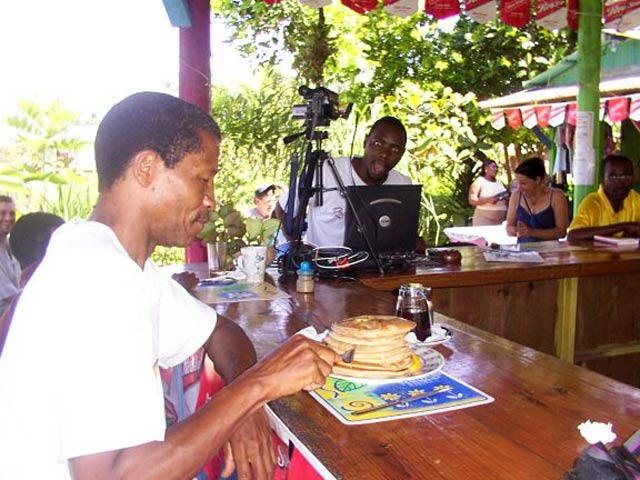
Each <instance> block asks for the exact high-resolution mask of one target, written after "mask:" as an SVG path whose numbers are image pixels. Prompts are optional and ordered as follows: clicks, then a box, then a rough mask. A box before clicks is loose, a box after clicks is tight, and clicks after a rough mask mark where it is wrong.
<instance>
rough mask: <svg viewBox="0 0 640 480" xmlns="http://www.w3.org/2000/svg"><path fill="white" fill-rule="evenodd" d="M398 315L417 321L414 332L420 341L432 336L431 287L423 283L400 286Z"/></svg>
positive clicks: (397, 303)
mask: <svg viewBox="0 0 640 480" xmlns="http://www.w3.org/2000/svg"><path fill="white" fill-rule="evenodd" d="M396 315H397V316H398V317H402V318H405V319H407V320H411V321H412V322H415V324H416V328H415V329H414V332H415V334H416V337H417V338H418V340H419V341H421V342H424V341H425V340H426V339H427V338H428V337H429V336H431V322H432V321H433V319H432V318H431V289H430V288H429V287H424V286H423V285H422V284H421V283H408V284H405V285H401V286H400V291H399V292H398V301H397V302H396Z"/></svg>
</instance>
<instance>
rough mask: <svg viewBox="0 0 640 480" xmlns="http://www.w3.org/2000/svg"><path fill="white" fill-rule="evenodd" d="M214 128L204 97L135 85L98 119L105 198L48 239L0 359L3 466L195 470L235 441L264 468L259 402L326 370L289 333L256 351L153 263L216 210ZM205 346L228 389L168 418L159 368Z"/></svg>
mask: <svg viewBox="0 0 640 480" xmlns="http://www.w3.org/2000/svg"><path fill="white" fill-rule="evenodd" d="M219 149H220V131H219V129H218V126H217V124H216V123H215V122H214V121H213V120H212V119H211V117H210V116H209V115H207V114H205V113H204V112H202V111H201V110H199V109H198V108H197V107H195V106H193V105H191V104H189V103H187V102H185V101H183V100H179V99H177V98H174V97H171V96H169V95H165V94H160V93H151V92H144V93H138V94H134V95H132V96H130V97H127V98H125V99H124V100H123V101H121V102H120V103H118V104H116V105H115V106H114V107H113V108H112V109H111V110H110V111H109V112H108V113H107V115H106V116H105V118H104V119H103V120H102V122H101V123H100V126H99V128H98V133H97V136H96V142H95V151H96V164H97V171H98V180H99V192H100V195H99V198H98V201H97V204H96V206H95V209H94V211H93V213H92V215H91V219H90V220H89V221H80V220H74V221H70V222H68V223H67V224H66V225H64V226H62V227H60V228H59V229H58V230H57V231H56V232H55V233H54V234H53V236H52V239H51V241H50V243H49V246H48V249H47V253H46V255H45V257H44V259H43V260H42V263H41V264H40V266H39V267H38V269H37V270H36V271H35V273H34V274H33V276H32V277H31V280H30V282H29V283H28V284H27V286H26V287H25V289H24V291H23V293H22V296H21V298H20V300H19V302H18V304H17V306H16V310H15V314H14V317H13V322H12V324H11V327H10V329H9V332H8V336H7V339H6V343H5V347H4V351H3V354H2V360H1V361H0V392H2V394H1V395H0V426H1V427H0V452H2V454H1V455H0V472H1V474H0V475H1V476H2V477H3V478H10V479H12V480H14V479H32V478H50V479H70V478H74V479H76V480H82V479H87V478H127V479H129V478H131V479H143V478H191V477H193V476H195V474H196V473H197V472H198V470H199V469H201V468H202V466H203V465H204V464H205V463H206V462H207V460H208V459H209V458H211V456H212V455H213V454H214V453H215V452H217V451H218V450H219V449H220V448H221V447H222V446H224V445H225V444H226V443H227V442H229V444H230V446H231V450H232V452H233V458H231V457H228V459H229V460H230V461H231V462H232V461H233V460H235V465H236V466H237V468H238V473H239V476H240V478H250V477H251V475H253V477H254V478H261V479H262V478H271V471H272V470H273V466H274V462H275V454H274V451H273V447H272V444H271V431H270V428H269V425H268V421H267V419H266V415H265V413H264V409H263V407H264V405H265V404H266V402H268V401H270V400H273V399H275V398H278V397H281V396H284V395H288V394H291V393H293V392H297V391H299V390H300V389H303V388H306V389H310V388H317V387H319V386H321V385H322V384H323V383H324V380H325V377H326V375H327V374H328V373H329V372H330V371H331V365H332V364H333V363H334V362H335V361H336V360H337V358H336V357H337V356H336V354H335V353H334V352H333V351H332V350H330V349H328V348H326V347H324V346H322V345H320V344H319V343H317V342H313V341H311V340H308V339H305V338H303V337H302V336H300V335H295V336H294V337H292V338H291V339H290V340H289V341H287V342H285V343H284V344H283V345H282V346H281V347H280V348H278V349H276V350H275V351H274V352H273V353H272V354H271V355H270V356H269V357H267V358H266V359H265V360H263V361H262V362H260V363H256V355H255V350H254V348H253V346H252V345H251V342H250V341H249V339H248V338H247V337H246V335H245V334H244V332H243V331H242V330H241V329H240V328H239V327H238V326H237V325H236V324H235V323H233V322H231V321H229V320H227V319H225V318H224V317H221V316H216V314H215V311H214V310H213V309H211V308H209V307H208V306H207V305H205V304H203V303H201V302H199V301H198V300H196V299H195V298H193V297H192V296H191V295H189V294H188V293H187V291H186V290H185V289H183V288H182V287H181V286H180V285H178V284H177V283H176V282H175V281H173V280H171V279H169V278H167V277H166V276H164V275H162V274H160V272H159V271H158V268H157V267H156V266H155V265H154V264H153V262H151V260H150V259H149V256H150V255H151V252H153V250H154V249H155V247H156V246H157V245H168V246H169V245H179V246H185V245H187V243H188V242H189V241H190V240H192V239H193V238H195V236H196V235H197V234H198V233H199V232H200V230H201V229H202V227H203V225H204V224H205V222H206V221H207V218H208V212H209V211H210V210H211V209H212V208H213V207H214V201H213V177H214V176H215V174H216V172H217V170H218V156H219ZM202 346H204V349H205V350H206V352H207V354H208V355H209V356H210V357H211V359H212V360H213V362H214V365H215V368H216V370H217V371H218V373H219V374H220V375H221V376H222V377H223V378H224V379H225V381H226V382H227V386H226V387H225V388H224V389H222V390H221V391H220V392H218V393H217V394H216V395H215V396H214V397H213V398H212V399H211V401H210V402H209V403H208V404H207V405H205V406H204V407H202V408H201V409H200V410H199V412H197V414H195V415H192V416H190V417H188V418H187V419H185V420H184V421H181V422H179V423H177V424H176V425H173V426H172V427H170V428H166V426H165V417H164V401H163V392H162V385H161V380H160V375H159V367H170V366H174V365H177V364H179V363H181V362H182V361H183V360H184V359H185V358H187V357H188V356H189V355H190V354H192V353H193V352H195V351H196V350H197V349H198V348H200V347H202Z"/></svg>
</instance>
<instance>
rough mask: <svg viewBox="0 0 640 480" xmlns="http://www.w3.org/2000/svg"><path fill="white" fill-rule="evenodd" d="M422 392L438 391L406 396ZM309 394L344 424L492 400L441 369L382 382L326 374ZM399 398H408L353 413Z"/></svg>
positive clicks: (471, 405) (363, 422) (376, 420)
mask: <svg viewBox="0 0 640 480" xmlns="http://www.w3.org/2000/svg"><path fill="white" fill-rule="evenodd" d="M426 392H438V393H435V394H434V395H432V396H429V397H426V398H424V397H423V398H420V399H417V400H413V401H411V400H410V397H412V396H417V395H420V394H423V393H426ZM311 396H312V397H313V398H315V399H316V400H317V401H318V402H319V403H320V404H321V405H322V406H323V407H324V408H326V409H327V410H329V411H330V412H331V413H332V414H333V415H334V416H335V417H336V418H337V419H338V420H340V421H341V422H342V423H344V424H345V425H356V424H365V423H374V422H384V421H388V420H398V419H401V418H408V417H417V416H421V415H430V414H433V413H438V412H447V411H451V410H457V409H460V408H468V407H474V406H477V405H483V404H485V403H491V402H493V400H494V399H493V397H491V396H489V395H487V394H486V393H484V392H481V391H480V390H478V389H477V388H474V387H472V386H471V385H468V384H467V383H465V382H463V381H461V380H458V379H456V378H454V377H452V376H451V375H448V374H447V373H445V372H442V371H441V372H439V373H435V374H433V375H429V376H427V377H423V378H419V379H406V380H398V381H397V382H392V383H385V384H382V385H380V384H371V383H366V382H362V383H359V382H353V381H348V380H341V379H338V378H334V377H331V376H329V377H327V381H326V382H325V384H324V386H323V387H322V388H319V389H317V390H314V391H313V392H311ZM403 398H408V401H406V402H403V403H399V404H397V405H393V406H389V407H387V408H383V409H380V410H376V411H373V412H369V413H364V414H360V415H356V414H355V412H358V411H359V410H365V409H368V408H371V407H374V406H377V405H380V404H383V403H387V402H393V401H397V400H399V399H403Z"/></svg>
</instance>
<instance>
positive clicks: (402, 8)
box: [384, 0, 419, 18]
mask: <svg viewBox="0 0 640 480" xmlns="http://www.w3.org/2000/svg"><path fill="white" fill-rule="evenodd" d="M384 9H385V11H386V12H388V13H390V14H391V15H395V16H396V17H400V18H406V17H408V16H410V15H413V14H414V13H416V12H417V11H418V10H419V5H418V0H397V1H393V0H385V1H384Z"/></svg>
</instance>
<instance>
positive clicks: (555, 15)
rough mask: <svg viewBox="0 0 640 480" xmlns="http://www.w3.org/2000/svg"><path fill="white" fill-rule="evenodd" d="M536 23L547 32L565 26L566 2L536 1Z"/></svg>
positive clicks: (553, 0) (561, 0)
mask: <svg viewBox="0 0 640 480" xmlns="http://www.w3.org/2000/svg"><path fill="white" fill-rule="evenodd" d="M536 23H537V24H538V25H540V26H541V27H542V28H546V29H547V30H559V29H561V28H562V27H564V26H565V25H566V24H567V2H566V0H536Z"/></svg>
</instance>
